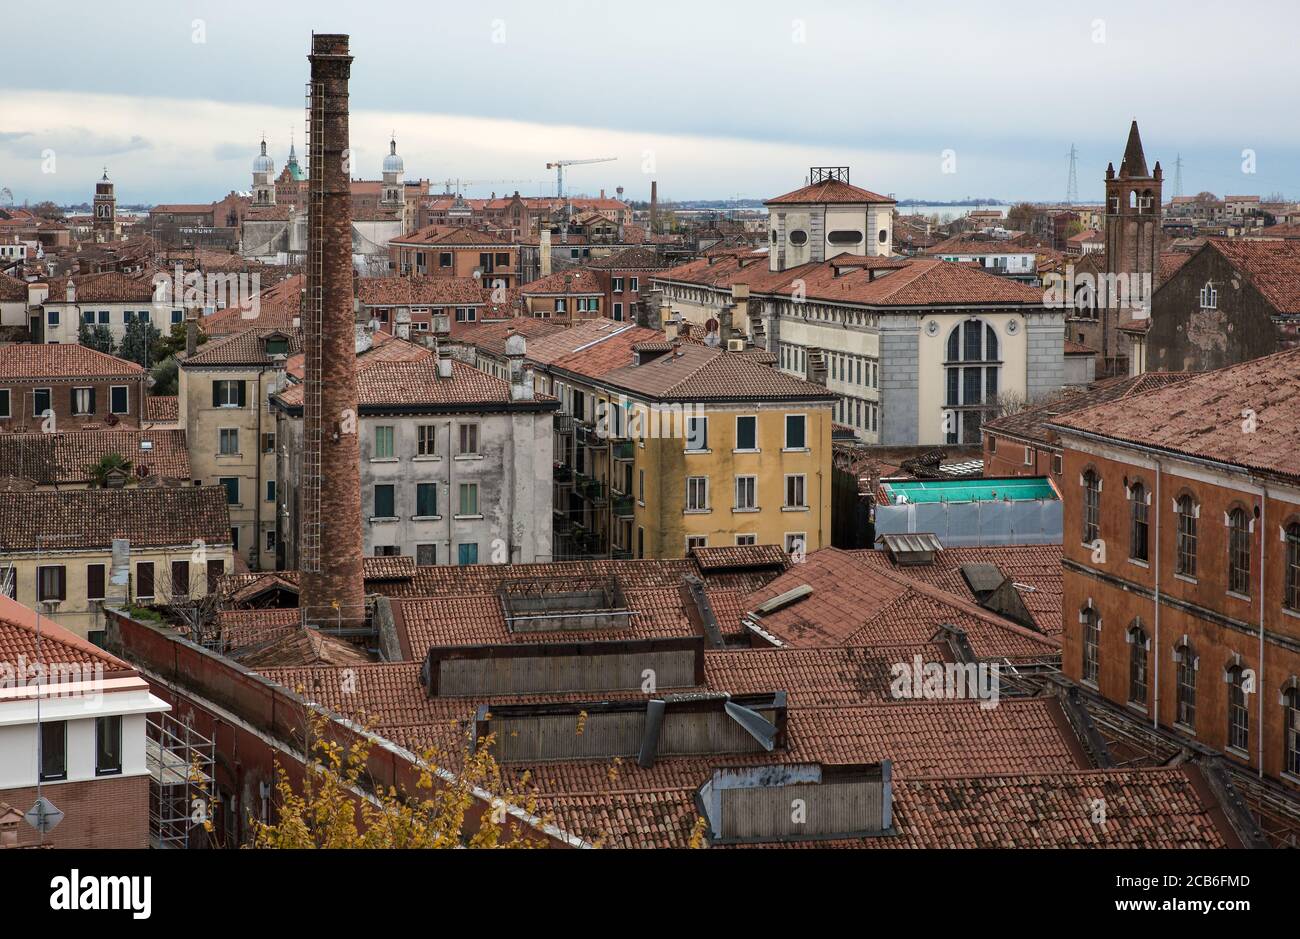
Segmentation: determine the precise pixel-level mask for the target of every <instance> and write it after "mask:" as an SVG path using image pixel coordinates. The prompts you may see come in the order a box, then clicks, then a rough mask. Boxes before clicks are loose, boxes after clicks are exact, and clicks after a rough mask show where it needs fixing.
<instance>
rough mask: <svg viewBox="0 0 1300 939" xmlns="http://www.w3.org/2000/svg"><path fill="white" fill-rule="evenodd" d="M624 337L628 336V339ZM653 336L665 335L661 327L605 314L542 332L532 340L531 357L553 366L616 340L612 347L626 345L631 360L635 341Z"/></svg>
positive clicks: (538, 361)
mask: <svg viewBox="0 0 1300 939" xmlns="http://www.w3.org/2000/svg"><path fill="white" fill-rule="evenodd" d="M623 337H627V339H626V341H624V338H623ZM652 338H658V339H662V338H663V333H661V332H659V331H658V330H657V329H646V328H644V327H641V326H635V325H633V324H631V323H619V322H615V321H614V320H611V319H605V318H603V317H600V318H597V319H590V320H579V321H578V322H576V323H574V324H573V325H571V326H569V327H567V328H565V329H562V330H558V331H554V332H548V333H547V334H546V335H544V336H542V335H539V336H538V337H537V338H535V339H530V340H529V342H528V351H527V353H526V356H527V359H528V361H530V362H533V363H535V364H538V365H552V364H554V363H555V362H557V361H559V360H560V359H562V358H565V357H566V356H570V355H573V354H574V353H577V352H583V353H587V352H590V351H592V350H594V349H597V348H600V347H601V346H606V345H608V344H609V343H614V346H612V347H611V348H620V349H623V348H626V349H627V350H628V357H627V359H625V360H624V361H625V362H627V361H631V351H630V349H631V343H632V342H636V341H644V340H647V339H652Z"/></svg>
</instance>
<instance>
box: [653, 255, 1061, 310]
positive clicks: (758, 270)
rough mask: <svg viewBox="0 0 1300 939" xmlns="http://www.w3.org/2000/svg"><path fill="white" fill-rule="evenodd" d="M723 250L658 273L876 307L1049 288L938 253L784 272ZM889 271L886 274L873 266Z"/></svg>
mask: <svg viewBox="0 0 1300 939" xmlns="http://www.w3.org/2000/svg"><path fill="white" fill-rule="evenodd" d="M753 257H754V260H749V258H747V257H745V256H743V255H741V256H736V255H729V254H728V255H723V256H721V257H719V258H717V259H715V260H714V262H713V263H712V264H709V263H708V261H707V260H702V261H692V262H690V263H689V264H684V265H682V266H680V267H675V268H672V269H671V270H667V271H663V272H662V273H659V274H655V275H653V280H654V281H655V282H656V283H658V282H660V281H673V282H676V283H686V284H694V285H702V286H710V287H715V288H718V289H725V288H730V287H731V286H733V285H735V284H747V285H748V286H749V288H750V293H751V295H754V294H764V295H771V296H781V297H786V296H791V295H793V294H794V292H795V291H796V290H797V289H798V290H802V291H803V294H804V296H805V297H806V298H807V299H809V300H819V301H827V302H832V303H846V304H857V305H862V306H870V307H899V306H903V307H911V306H935V305H943V304H980V303H998V304H1005V303H1014V304H1027V305H1035V306H1041V305H1042V303H1043V291H1042V290H1041V289H1035V288H1033V287H1030V286H1028V285H1027V284H1022V283H1019V282H1017V281H1014V280H1011V279H1010V278H1007V277H1000V276H998V275H996V274H990V273H988V272H986V271H985V270H984V269H983V268H980V267H978V266H975V265H970V264H954V263H951V262H948V261H940V260H938V259H936V258H908V259H898V258H887V259H879V260H876V259H862V260H859V259H857V258H856V257H853V258H849V257H845V256H843V255H841V256H839V257H835V258H832V259H831V260H829V261H823V262H810V263H808V264H803V265H800V266H799V267H793V268H789V269H787V270H784V271H770V270H768V269H767V264H766V259H765V258H759V257H758V256H757V255H754V256H753ZM879 270H885V271H887V273H885V274H873V271H879Z"/></svg>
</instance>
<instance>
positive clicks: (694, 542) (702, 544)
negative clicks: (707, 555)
mask: <svg viewBox="0 0 1300 939" xmlns="http://www.w3.org/2000/svg"><path fill="white" fill-rule="evenodd" d="M708 546H709V536H708V535H690V536H688V537H687V539H686V553H687V554H690V553H691V549H692V548H707V547H708Z"/></svg>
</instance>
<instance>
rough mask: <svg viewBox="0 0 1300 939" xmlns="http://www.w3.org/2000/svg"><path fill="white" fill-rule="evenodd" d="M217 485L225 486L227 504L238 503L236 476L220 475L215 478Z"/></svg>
mask: <svg viewBox="0 0 1300 939" xmlns="http://www.w3.org/2000/svg"><path fill="white" fill-rule="evenodd" d="M217 485H219V486H224V487H225V490H226V504H227V505H239V477H238V476H222V477H221V478H220V479H218V480H217Z"/></svg>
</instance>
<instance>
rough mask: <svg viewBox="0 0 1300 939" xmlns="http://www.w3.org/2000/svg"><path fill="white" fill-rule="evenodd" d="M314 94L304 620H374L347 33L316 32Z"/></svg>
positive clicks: (310, 116)
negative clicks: (364, 521) (365, 556)
mask: <svg viewBox="0 0 1300 939" xmlns="http://www.w3.org/2000/svg"><path fill="white" fill-rule="evenodd" d="M308 60H309V61H310V62H311V84H310V86H309V89H308V93H309V95H310V107H309V111H308V121H309V126H308V137H309V153H310V163H309V166H308V174H309V179H308V195H307V201H308V207H307V233H308V234H307V238H308V245H307V295H306V306H305V309H304V311H303V312H304V315H303V341H304V346H305V353H306V356H305V357H306V370H305V375H304V381H305V388H304V392H305V394H304V396H303V399H304V408H303V422H304V424H303V430H304V447H303V457H302V459H303V465H302V467H301V478H302V487H301V498H302V501H303V504H302V507H301V513H300V515H299V518H300V524H301V526H302V529H301V531H300V532H299V545H300V546H301V550H300V557H301V566H302V585H301V599H300V604H301V606H302V610H303V618H304V621H305V622H307V623H309V624H315V625H321V626H329V625H342V626H359V625H361V624H362V623H364V621H365V585H364V581H363V575H362V567H361V557H362V550H363V549H362V536H361V468H360V451H359V447H358V440H357V434H358V431H359V426H360V425H359V420H358V415H357V376H356V348H355V338H354V330H353V320H354V317H353V312H352V202H351V193H350V185H349V167H348V78H349V76H350V74H351V70H352V56H350V55H348V37H347V36H346V35H314V36H313V37H312V52H311V55H310V56H308Z"/></svg>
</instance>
